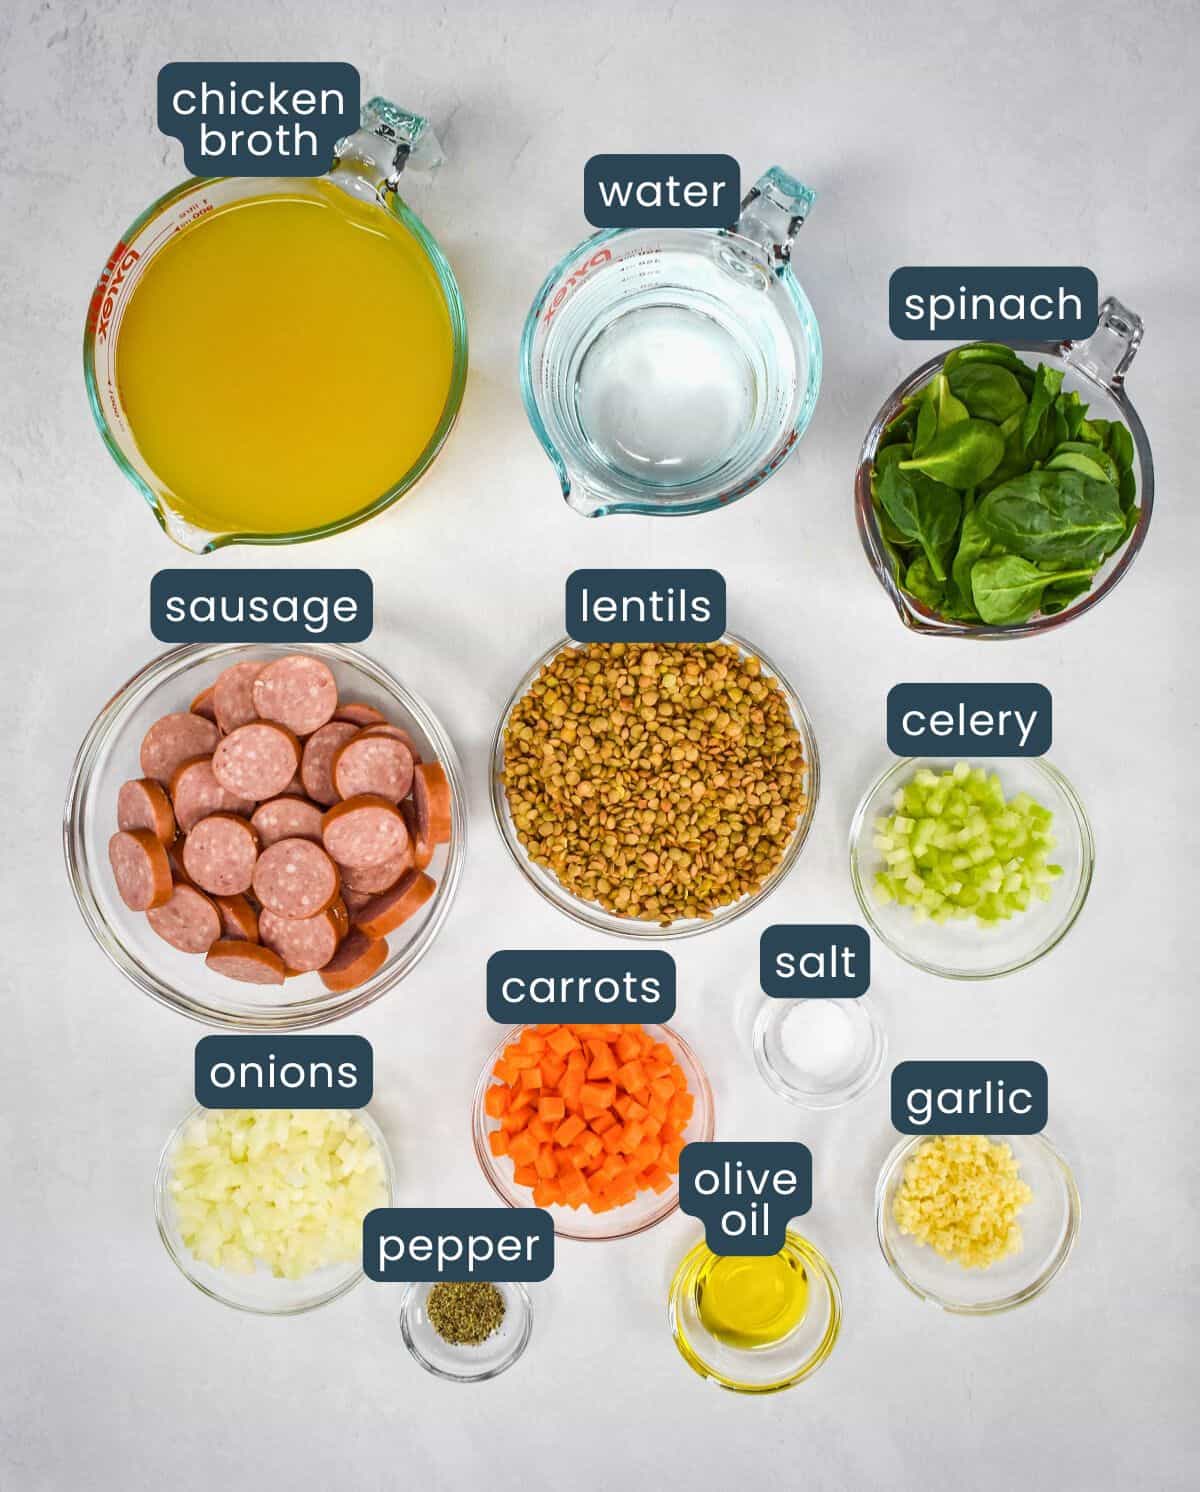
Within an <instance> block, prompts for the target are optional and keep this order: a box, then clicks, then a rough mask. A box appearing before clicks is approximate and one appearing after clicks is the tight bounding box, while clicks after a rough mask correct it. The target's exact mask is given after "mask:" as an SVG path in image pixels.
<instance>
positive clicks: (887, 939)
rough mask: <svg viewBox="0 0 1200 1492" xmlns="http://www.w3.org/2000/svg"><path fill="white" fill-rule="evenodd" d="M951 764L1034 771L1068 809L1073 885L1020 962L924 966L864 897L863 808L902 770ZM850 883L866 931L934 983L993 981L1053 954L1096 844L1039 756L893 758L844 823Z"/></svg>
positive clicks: (1078, 802) (1088, 877) (1091, 868)
mask: <svg viewBox="0 0 1200 1492" xmlns="http://www.w3.org/2000/svg"><path fill="white" fill-rule="evenodd" d="M955 761H967V762H972V763H975V764H988V766H989V770H994V766H993V764H996V763H999V764H1000V765H1003V764H1004V763H1006V762H1021V763H1024V764H1026V765H1028V766H1029V767H1031V768H1032V769H1034V771H1036V772H1040V773H1041V774H1042V775H1043V776H1044V777H1045V778H1046V779H1047V780H1048V781H1049V782H1050V783H1051V784H1052V785H1053V786H1054V787H1055V788H1057V790H1058V791H1059V792H1060V793H1061V794H1062V796H1063V797H1064V798H1065V799H1066V801H1067V803H1068V805H1069V806H1070V808H1071V812H1072V816H1073V817H1074V820H1075V825H1076V828H1077V830H1078V833H1079V861H1080V864H1079V880H1078V883H1077V884H1076V886H1075V889H1074V891H1073V893H1072V897H1071V902H1070V905H1069V906H1068V907H1067V908H1066V910H1065V912H1064V915H1063V917H1062V919H1061V920H1060V921H1059V922H1058V923H1056V924H1055V926H1054V928H1053V929H1052V930H1051V932H1050V933H1048V934H1047V936H1046V937H1045V938H1044V939H1043V940H1042V942H1041V943H1040V944H1039V946H1038V947H1037V948H1035V949H1034V950H1033V952H1032V953H1030V954H1028V955H1027V956H1026V957H1024V958H1019V959H1016V960H1010V961H1009V962H1008V963H1006V964H1004V965H1002V966H1001V967H999V968H995V969H982V970H975V969H970V970H963V969H951V968H947V967H945V966H944V965H941V964H935V963H930V962H928V961H926V960H924V959H920V958H917V957H916V956H915V955H913V954H912V953H909V952H907V951H906V950H905V949H904V948H902V947H901V946H900V945H899V943H898V942H897V941H896V939H895V938H894V937H893V936H892V935H891V934H890V933H888V932H886V931H885V930H884V928H883V927H882V926H881V924H880V922H879V919H878V917H877V916H876V909H875V906H874V902H873V899H872V897H871V896H870V894H869V892H868V889H867V884H866V881H865V879H864V877H863V874H862V870H861V868H860V865H859V853H858V845H859V840H860V839H861V837H862V835H863V833H864V832H865V830H866V819H867V805H868V804H869V803H870V802H871V800H872V799H873V798H874V797H875V796H876V794H877V793H879V792H880V791H881V790H882V789H883V787H884V786H885V785H886V784H887V783H888V782H889V780H890V779H891V778H892V777H893V776H894V775H896V774H898V773H900V772H905V771H913V770H916V769H917V768H918V767H920V766H922V765H926V764H928V763H930V762H932V763H934V764H937V763H942V764H943V765H944V764H945V763H951V764H953V762H955ZM849 848H850V882H851V884H852V886H853V887H854V895H855V898H856V899H857V901H858V906H859V910H860V911H861V912H862V914H863V916H864V917H865V918H866V920H867V923H868V925H869V927H870V930H871V931H872V932H873V933H874V934H875V936H876V937H877V938H878V939H879V940H880V942H881V943H883V944H884V945H885V946H886V947H888V948H890V949H891V951H892V952H893V953H894V954H895V955H896V957H897V958H901V959H903V960H904V962H905V963H906V964H910V965H911V966H912V967H913V968H915V969H920V970H921V971H922V972H923V973H926V974H933V975H936V976H937V977H938V978H939V979H962V980H979V979H999V978H1001V977H1002V976H1003V975H1005V974H1015V973H1018V972H1019V971H1020V970H1022V969H1027V968H1029V967H1030V965H1031V964H1035V963H1037V962H1038V960H1039V959H1042V958H1045V957H1046V955H1047V954H1048V953H1051V952H1053V950H1054V949H1055V948H1057V947H1058V945H1059V944H1060V943H1061V942H1062V940H1063V939H1064V938H1065V937H1066V935H1067V934H1068V933H1069V932H1070V931H1071V929H1072V928H1073V927H1074V926H1075V923H1076V922H1077V921H1078V920H1079V914H1080V913H1081V912H1082V911H1083V908H1084V905H1085V904H1086V902H1087V899H1088V893H1089V891H1090V890H1091V885H1092V876H1093V874H1094V872H1095V868H1096V840H1095V836H1094V834H1093V832H1092V824H1091V820H1090V819H1089V818H1088V815H1087V809H1086V808H1084V806H1083V800H1082V799H1081V798H1080V796H1079V794H1078V793H1077V792H1076V791H1075V789H1074V787H1073V786H1072V785H1071V783H1070V781H1069V780H1068V779H1067V778H1066V777H1065V776H1064V775H1063V773H1062V772H1061V771H1060V770H1059V769H1058V768H1057V767H1056V766H1054V764H1053V763H1052V762H1049V761H1047V760H1046V758H1045V757H1044V756H1026V757H997V756H962V757H929V756H902V757H896V758H895V759H894V760H893V761H892V763H891V765H890V766H888V767H887V768H886V769H885V770H884V771H883V772H881V773H880V774H879V776H878V777H876V778H875V779H874V780H873V781H872V783H871V785H870V787H868V788H867V790H866V792H865V793H864V794H863V795H862V797H861V798H860V799H859V802H858V807H857V808H856V809H855V810H854V817H853V818H852V819H851V821H850V843H849Z"/></svg>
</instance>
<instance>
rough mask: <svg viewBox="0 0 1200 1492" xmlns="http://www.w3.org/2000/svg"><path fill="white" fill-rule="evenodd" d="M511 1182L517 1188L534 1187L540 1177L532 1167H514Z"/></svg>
mask: <svg viewBox="0 0 1200 1492" xmlns="http://www.w3.org/2000/svg"><path fill="white" fill-rule="evenodd" d="M513 1180H514V1181H515V1182H516V1183H517V1185H518V1186H536V1185H537V1184H538V1181H539V1180H540V1177H539V1176H538V1173H537V1171H536V1170H535V1169H534V1168H533V1166H515V1167H514V1168H513Z"/></svg>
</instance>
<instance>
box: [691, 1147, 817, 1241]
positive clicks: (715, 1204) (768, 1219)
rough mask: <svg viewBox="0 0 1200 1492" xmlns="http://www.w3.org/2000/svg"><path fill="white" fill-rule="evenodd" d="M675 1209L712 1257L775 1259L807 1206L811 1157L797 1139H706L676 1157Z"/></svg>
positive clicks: (809, 1192) (810, 1200) (808, 1201)
mask: <svg viewBox="0 0 1200 1492" xmlns="http://www.w3.org/2000/svg"><path fill="white" fill-rule="evenodd" d="M679 1206H680V1208H681V1209H682V1210H683V1211H684V1212H686V1213H687V1215H688V1216H689V1217H695V1218H699V1220H700V1221H701V1222H702V1223H703V1224H704V1241H705V1242H706V1243H707V1244H708V1246H709V1248H710V1249H711V1250H712V1252H713V1253H714V1254H739V1255H764V1254H777V1253H778V1252H779V1250H780V1249H781V1248H782V1247H783V1242H784V1235H785V1234H786V1232H787V1226H788V1223H789V1222H791V1220H792V1219H793V1218H796V1217H803V1215H804V1214H805V1213H806V1212H807V1211H808V1210H809V1208H810V1207H811V1206H812V1154H811V1152H810V1151H809V1148H808V1146H807V1145H801V1144H800V1143H799V1142H798V1141H796V1140H738V1141H730V1140H707V1141H703V1140H701V1141H696V1142H695V1143H694V1144H691V1145H685V1146H684V1148H683V1151H682V1153H681V1155H680V1157H679Z"/></svg>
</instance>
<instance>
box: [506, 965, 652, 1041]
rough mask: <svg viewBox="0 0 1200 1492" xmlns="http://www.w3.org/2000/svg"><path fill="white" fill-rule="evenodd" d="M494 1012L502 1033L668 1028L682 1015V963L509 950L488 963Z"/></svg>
mask: <svg viewBox="0 0 1200 1492" xmlns="http://www.w3.org/2000/svg"><path fill="white" fill-rule="evenodd" d="M487 1012H488V1014H489V1015H490V1016H491V1018H492V1019H493V1020H494V1021H497V1022H499V1023H500V1025H502V1026H510V1025H512V1024H513V1023H514V1022H519V1023H522V1024H525V1025H559V1024H561V1023H562V1022H564V1021H574V1022H577V1023H583V1024H594V1025H607V1024H610V1023H612V1022H625V1021H638V1022H640V1023H641V1024H643V1025H661V1024H662V1023H663V1022H664V1021H669V1020H670V1019H671V1017H672V1016H673V1015H674V1014H675V960H674V959H673V958H672V957H671V955H670V954H669V953H665V952H663V951H662V950H661V949H657V948H630V949H607V948H606V949H603V950H598V951H597V950H592V951H586V950H579V951H574V950H571V949H535V948H524V949H511V948H510V949H503V950H501V951H500V952H498V953H493V954H492V956H491V958H489V959H488V962H487Z"/></svg>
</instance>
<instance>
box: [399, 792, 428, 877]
mask: <svg viewBox="0 0 1200 1492" xmlns="http://www.w3.org/2000/svg"><path fill="white" fill-rule="evenodd" d="M400 812H401V813H402V814H403V815H404V825H405V828H406V829H407V830H408V838H409V842H410V844H411V845H412V852H413V864H414V865H415V866H416V867H417V869H418V870H424V869H426V867H427V866H428V865H429V862H430V861H431V860H432V859H433V851H434V848H435V847H434V843H433V840H432V839H430V837H429V830H428V827H427V828H426V830H425V833H424V834H422V833H421V831H420V829H419V827H418V825H417V810H416V809H415V808H414V807H413V801H412V799H411V798H406V799H405V800H404V802H403V803H401V805H400Z"/></svg>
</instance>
